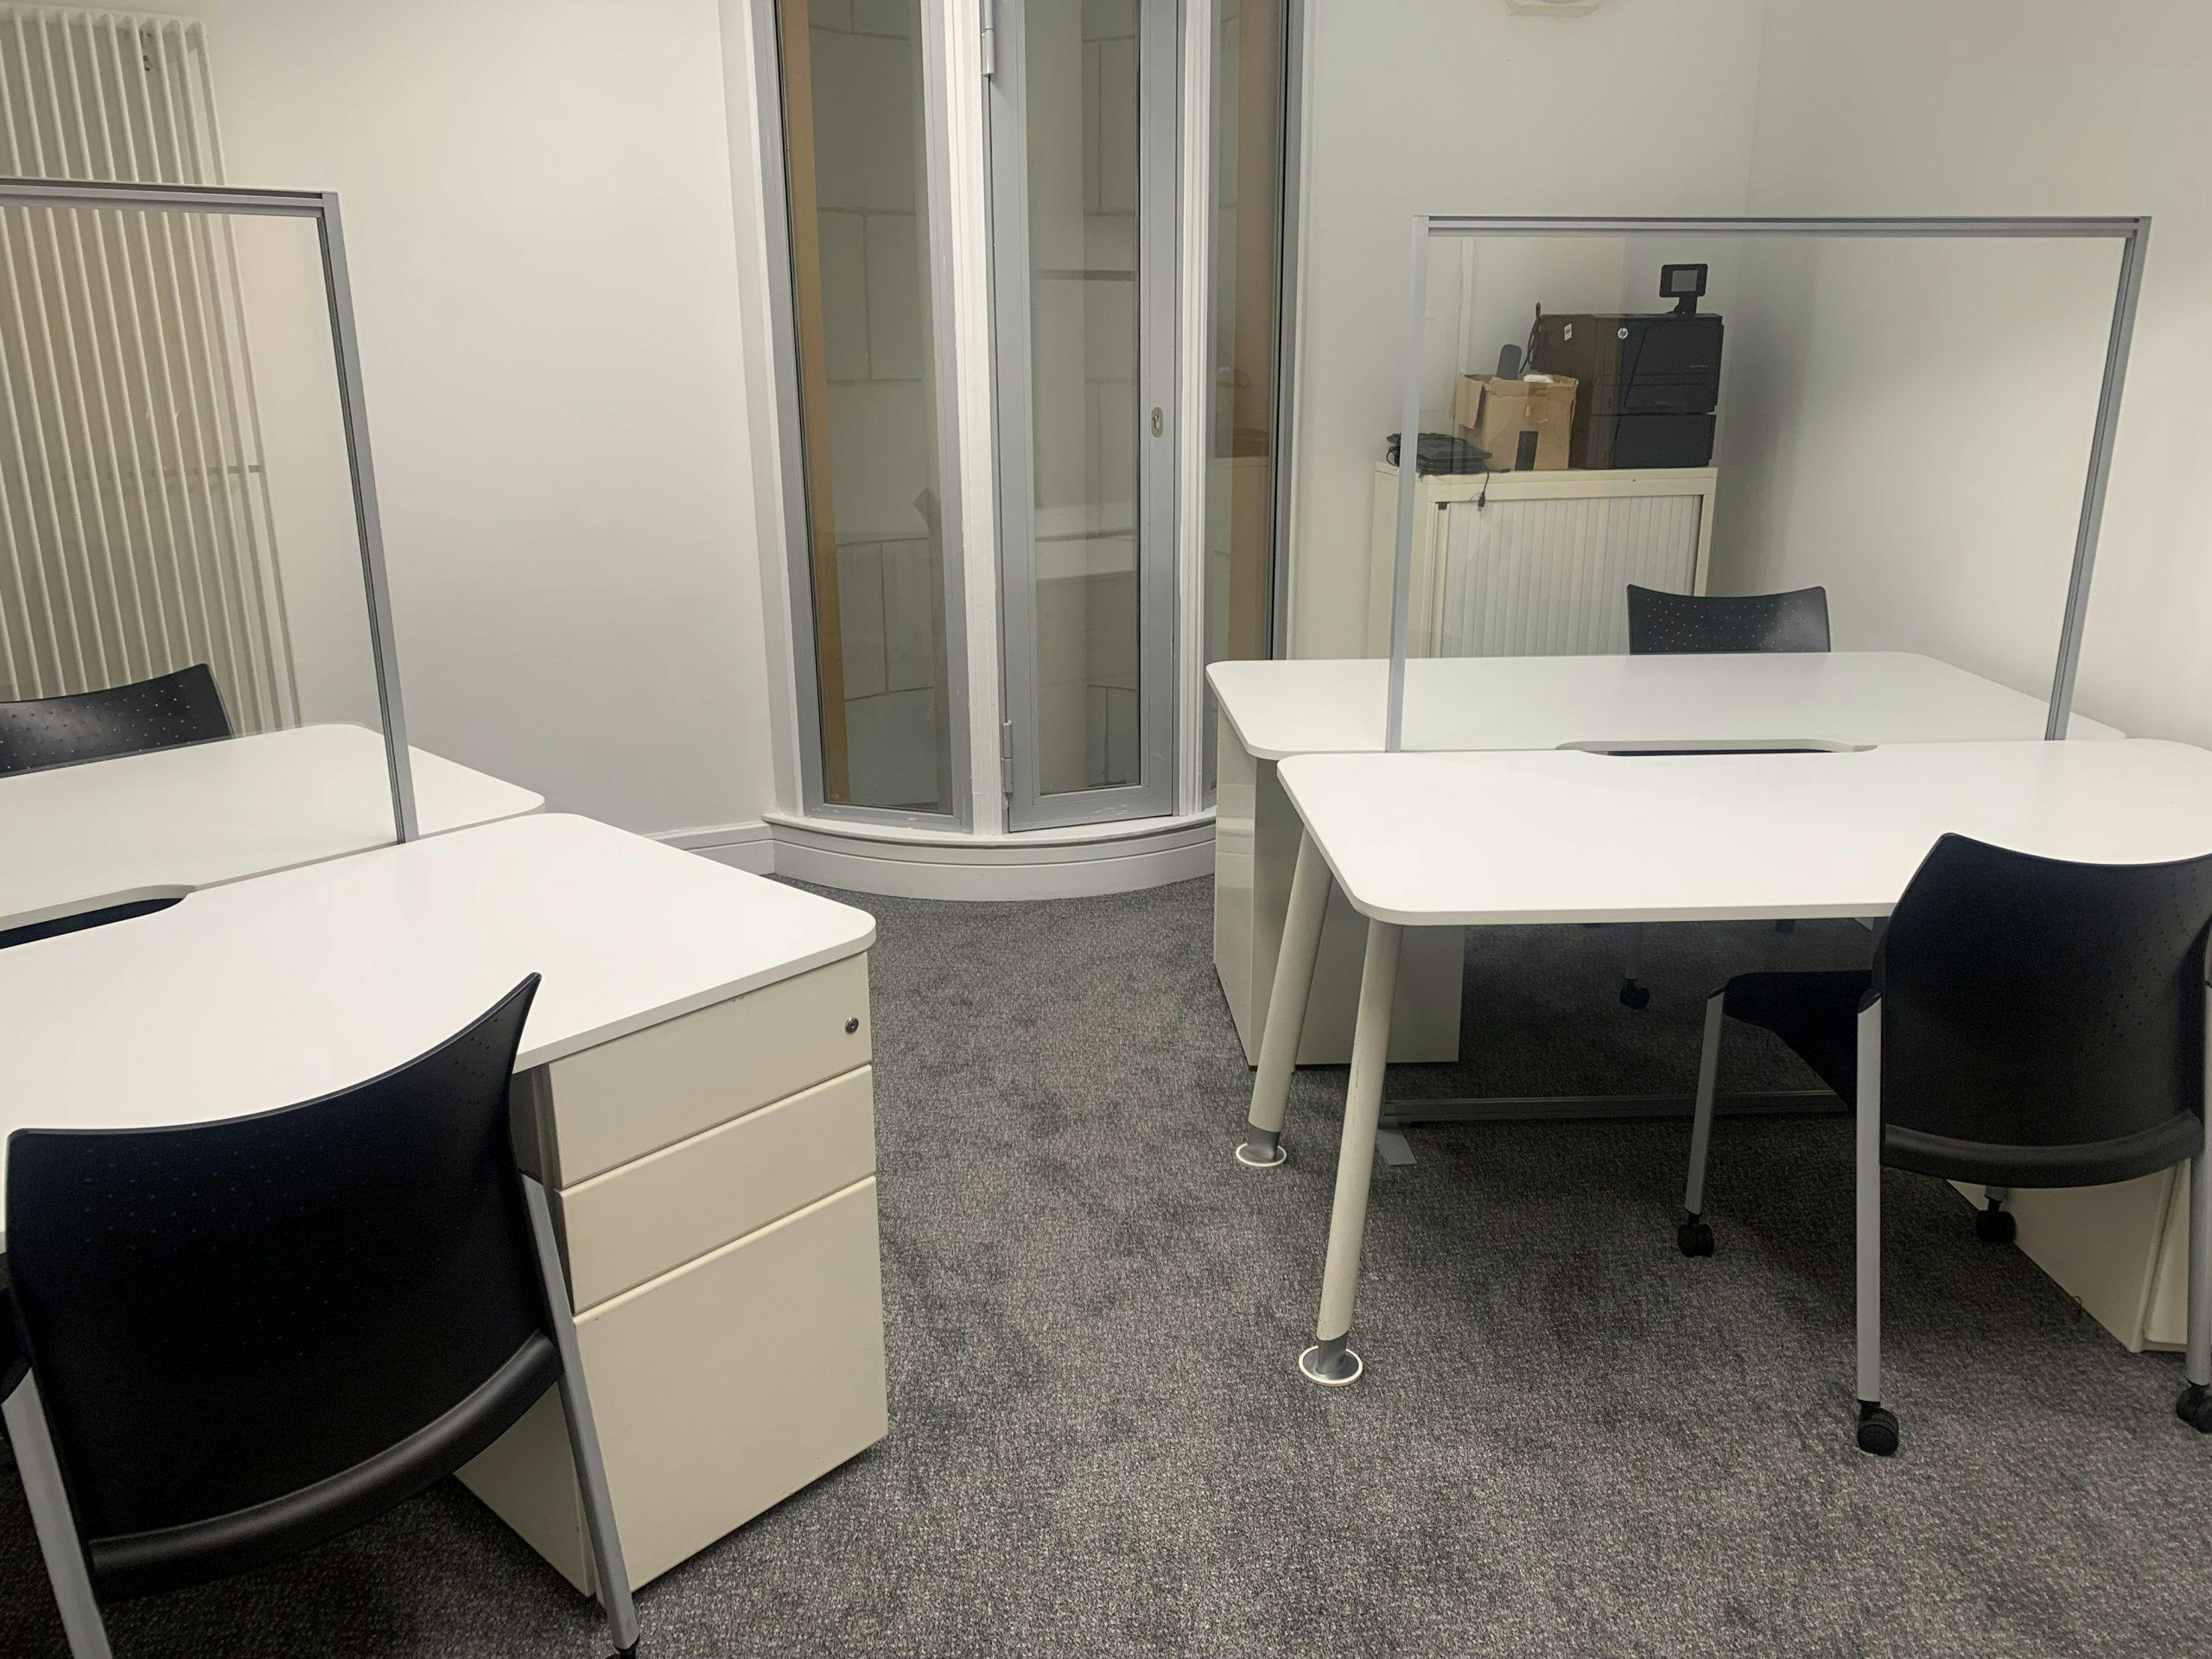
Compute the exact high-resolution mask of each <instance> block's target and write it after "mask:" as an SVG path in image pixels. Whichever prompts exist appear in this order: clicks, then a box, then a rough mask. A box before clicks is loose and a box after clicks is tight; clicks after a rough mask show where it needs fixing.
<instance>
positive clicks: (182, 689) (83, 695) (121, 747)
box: [0, 663, 231, 773]
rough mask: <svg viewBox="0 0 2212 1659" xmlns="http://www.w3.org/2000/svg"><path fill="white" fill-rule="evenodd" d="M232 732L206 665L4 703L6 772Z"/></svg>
mask: <svg viewBox="0 0 2212 1659" xmlns="http://www.w3.org/2000/svg"><path fill="white" fill-rule="evenodd" d="M230 734H231V717H230V715H228V714H226V712H224V709H223V694H222V693H221V692H220V691H219V690H217V689H216V685H215V677H214V675H213V673H211V672H209V671H208V668H207V664H205V663H194V664H193V665H192V666H191V667H190V668H181V669H179V670H177V671H176V672H175V673H174V674H162V675H159V676H156V677H155V678H153V679H150V680H139V681H137V682H136V683H133V684H130V685H117V686H111V687H109V688H108V689H107V690H105V691H80V692H78V693H76V694H75V695H74V696H67V697H40V698H37V699H35V700H34V701H32V702H0V773H6V772H36V771H39V770H40V769H41V768H42V767H46V766H68V765H70V764H71V763H72V762H73V761H78V760H108V759H111V757H113V756H115V755H118V754H137V753H141V752H142V751H143V750H146V749H166V748H172V747H175V746H176V745H178V744H180V743H207V742H212V741H214V740H215V739H217V738H222V737H228V736H229V735H230Z"/></svg>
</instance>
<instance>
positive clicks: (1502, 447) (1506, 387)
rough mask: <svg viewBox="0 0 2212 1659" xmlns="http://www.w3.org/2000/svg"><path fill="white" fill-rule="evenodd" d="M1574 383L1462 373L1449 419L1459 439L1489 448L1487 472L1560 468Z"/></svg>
mask: <svg viewBox="0 0 2212 1659" xmlns="http://www.w3.org/2000/svg"><path fill="white" fill-rule="evenodd" d="M1574 387H1575V383H1574V382H1573V380H1571V379H1569V378H1567V376H1566V375H1563V374H1554V375H1529V376H1526V377H1524V378H1522V379H1519V380H1502V379H1500V378H1498V377H1497V376H1496V375H1494V374H1463V375H1461V376H1460V377H1459V391H1456V392H1454V393H1453V394H1452V420H1453V422H1455V423H1457V424H1458V426H1459V435H1460V436H1461V437H1463V438H1465V440H1466V441H1467V442H1469V443H1471V444H1473V445H1475V446H1476V447H1477V448H1483V449H1487V450H1489V451H1490V470H1491V472H1493V473H1525V472H1539V473H1552V472H1559V471H1560V470H1562V469H1564V468H1565V467H1566V466H1567V448H1568V446H1569V444H1570V442H1571V441H1572V438H1573V426H1574Z"/></svg>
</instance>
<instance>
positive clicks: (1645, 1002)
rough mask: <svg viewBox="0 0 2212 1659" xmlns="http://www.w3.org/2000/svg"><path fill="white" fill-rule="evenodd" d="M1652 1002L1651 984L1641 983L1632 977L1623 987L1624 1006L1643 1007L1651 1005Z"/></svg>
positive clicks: (1622, 998) (1622, 1001) (1622, 1000)
mask: <svg viewBox="0 0 2212 1659" xmlns="http://www.w3.org/2000/svg"><path fill="white" fill-rule="evenodd" d="M1650 1004H1651V988H1650V987H1649V986H1648V985H1639V984H1637V982H1635V981H1634V980H1632V979H1631V980H1630V981H1629V982H1627V983H1625V984H1624V985H1623V986H1622V987H1621V1006H1622V1007H1624V1008H1642V1007H1649V1006H1650Z"/></svg>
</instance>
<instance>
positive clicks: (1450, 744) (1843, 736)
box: [1206, 651, 2120, 760]
mask: <svg viewBox="0 0 2212 1659" xmlns="http://www.w3.org/2000/svg"><path fill="white" fill-rule="evenodd" d="M1206 678H1207V680H1208V682H1209V683H1211V685H1212V686H1213V690H1214V695H1215V696H1217V698H1219V699H1220V702H1221V708H1222V712H1223V713H1224V714H1225V715H1228V717H1229V721H1230V724H1231V725H1232V726H1234V727H1235V728H1236V735H1237V736H1238V738H1239V739H1241V740H1242V741H1243V744H1244V747H1246V748H1247V749H1249V750H1250V751H1251V753H1253V754H1254V755H1255V756H1257V757H1258V758H1259V759H1261V760H1283V759H1285V758H1287V756H1290V755H1294V754H1327V753H1361V752H1363V751H1367V750H1373V749H1380V748H1381V747H1383V700H1384V698H1385V696H1387V695H1388V690H1389V663H1388V662H1386V661H1383V660H1382V659H1380V658H1362V659H1356V660H1350V661H1345V660H1335V661H1319V660H1315V661H1305V662H1247V663H1215V664H1212V665H1211V667H1209V668H1208V669H1207V670H1206ZM2044 714H2045V705H2044V700H2043V699H2042V698H2040V697H2031V696H2024V695H2023V694H2022V693H2020V692H2018V691H2015V690H2012V689H2011V688H2010V687H2008V686H2002V685H1999V684H1998V683H1995V682H1994V681H1993V680H1985V679H1983V678H1982V677H1980V675H1978V674H1969V673H1967V671H1965V670H1964V669H1962V668H1954V667H1952V666H1951V665H1950V664H1948V663H1942V662H1938V661H1937V660H1936V658H1933V657H1916V656H1914V655H1912V654H1911V653H1910V652H1891V651H1859V652H1852V651H1839V652H1777V653H1772V654H1760V653H1749V652H1747V653H1744V654H1741V655H1737V656H1726V657H1672V656H1669V657H1437V658H1415V659H1414V661H1412V662H1409V663H1408V664H1406V729H1405V743H1404V747H1406V748H1407V749H1408V750H1421V749H1428V750H1450V749H1555V748H1558V747H1560V746H1561V745H1562V744H1567V743H1597V744H1614V745H1626V744H1630V743H1656V744H1672V743H1681V742H1684V741H1697V742H1701V743H1749V742H1768V743H1778V742H1791V741H1796V742H1806V741H1820V742H1828V743H1961V742H1985V741H1993V740H1996V739H2000V738H2038V737H2041V736H2042V735H2043V731H2044ZM2071 733H2072V735H2074V736H2075V737H2117V736H2118V735H2120V734H2119V733H2117V732H2115V731H2113V728H2110V727H2108V726H2101V725H2099V724H2098V723H2097V722H2096V721H2093V720H2088V719H2086V718H2084V717H2083V716H2082V715H2075V717H2074V720H2073V722H2072V726H2071Z"/></svg>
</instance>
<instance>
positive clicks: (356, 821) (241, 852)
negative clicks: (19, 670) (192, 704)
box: [0, 724, 545, 931]
mask: <svg viewBox="0 0 2212 1659" xmlns="http://www.w3.org/2000/svg"><path fill="white" fill-rule="evenodd" d="M408 753H409V754H410V757H411V759H412V765H413V770H414V778H415V802H416V816H417V817H418V818H419V819H420V820H421V822H420V825H419V827H420V829H421V832H422V834H423V835H424V836H438V835H443V834H445V833H447V832H448V831H449V830H453V829H463V828H465V827H467V825H470V824H475V823H493V822H495V821H497V820H498V819H500V818H512V817H521V816H522V815H524V814H525V813H530V812H536V811H537V810H539V809H540V808H542V807H543V805H544V804H545V802H544V799H543V797H541V796H538V795H536V794H533V793H532V792H531V791H529V790H526V789H521V788H518V787H517V786H516V785H513V784H510V783H505V782H503V781H501V780H500V779H497V778H493V777H488V776H486V774H485V773H483V772H474V771H471V770H470V769H469V768H468V767H467V766H456V765H455V764H454V762H452V761H450V760H444V759H442V758H441V757H440V756H438V755H435V754H429V753H425V752H424V751H423V750H421V749H410V750H409V751H408ZM396 839H397V829H396V828H395V826H394V823H393V818H392V804H391V775H390V773H389V772H387V771H386V770H385V740H384V734H382V733H381V732H376V731H372V730H370V729H369V728H367V727H365V726H352V725H344V724H331V725H322V726H298V727H294V728H290V729H289V730H286V731H281V732H262V733H257V734H251V735H249V736H245V737H232V738H223V739H219V740H217V741H213V742H210V743H191V744H184V745H181V746H179V747H175V748H167V749H149V750H148V751H146V752H144V753H139V754H125V755H117V756H114V757H112V758H111V759H108V760H87V761H84V762H82V763H79V764H78V765H74V766H49V767H47V768H45V769H43V770H41V771H38V772H16V773H12V774H10V775H9V776H6V777H0V931H6V930H8V929H10V928H17V927H23V926H27V925H32V924H35V923H39V922H46V921H53V920H56V919H59V918H62V917H66V916H75V915H80V914H83V913H84V912H87V911H93V910H103V909H106V908H108V907H110V906H120V905H127V904H133V903H137V902H139V901H142V900H145V899H174V898H177V897H181V895H182V894H184V893H191V892H194V891H196V890H197V889H199V888H201V887H217V886H219V885H221V884H222V883H224V882H226V881H236V880H239V879H240V878H241V877H244V876H249V875H264V874H268V873H270V872H271V871H275V870H288V869H290V868H294V867H295V866H296V865H301V864H310V863H313V862H315V861H316V860H318V859H325V858H338V857H341V856H343V855H346V854H347V853H358V852H360V851H363V850H364V849H367V848H371V847H380V846H384V845H386V844H388V843H390V842H392V841H394V840H396Z"/></svg>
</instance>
